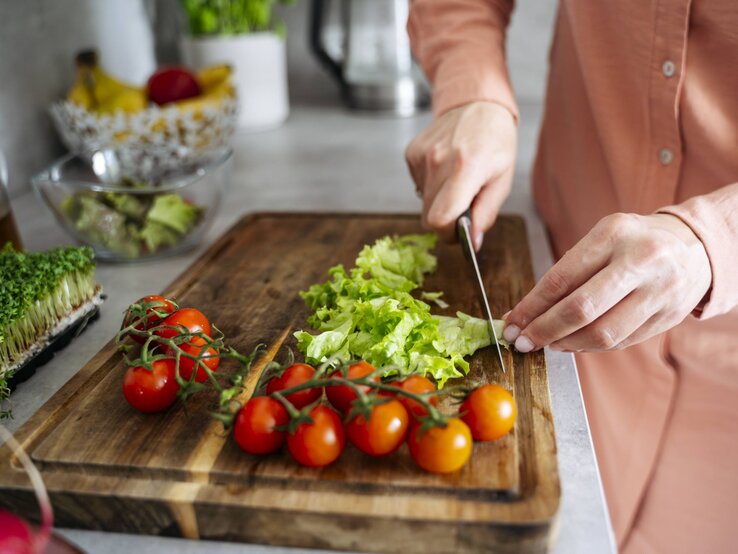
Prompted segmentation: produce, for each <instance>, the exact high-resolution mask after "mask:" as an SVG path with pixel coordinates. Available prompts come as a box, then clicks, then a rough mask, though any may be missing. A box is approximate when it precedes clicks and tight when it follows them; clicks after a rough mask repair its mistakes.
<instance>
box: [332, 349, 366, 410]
mask: <svg viewBox="0 0 738 554" xmlns="http://www.w3.org/2000/svg"><path fill="white" fill-rule="evenodd" d="M373 371H375V369H374V367H373V366H372V365H370V364H368V363H366V362H359V363H356V364H354V365H352V366H351V367H349V369H348V372H347V377H348V378H349V379H356V378H359V377H366V376H367V375H369V374H370V373H372V372H373ZM340 376H341V372H340V371H336V372H334V373H333V374H331V377H340ZM372 380H373V381H378V379H377V378H376V377H375V378H373V379H372ZM359 389H360V390H362V391H364V392H369V391H370V390H371V389H370V387H367V386H366V385H361V386H360V387H359ZM325 392H326V394H327V395H328V401H329V402H330V403H331V404H332V405H333V407H334V408H336V409H337V410H338V411H339V412H341V413H342V414H346V413H348V412H349V410H351V404H352V403H353V401H354V400H356V398H357V397H356V393H355V392H354V391H353V389H352V388H351V387H349V386H348V385H333V386H329V387H326V388H325Z"/></svg>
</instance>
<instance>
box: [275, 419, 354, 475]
mask: <svg viewBox="0 0 738 554" xmlns="http://www.w3.org/2000/svg"><path fill="white" fill-rule="evenodd" d="M309 415H310V418H311V419H312V420H313V422H312V423H301V424H300V425H298V426H297V430H296V431H295V432H294V434H292V435H287V449H288V450H289V451H290V454H292V457H293V458H294V459H295V461H297V462H298V463H300V464H302V465H304V466H308V467H322V466H327V465H328V464H330V463H333V462H334V461H336V460H337V459H338V457H339V456H340V455H341V452H343V448H344V446H345V445H346V437H345V435H344V431H343V425H341V418H339V417H338V414H337V413H336V412H335V411H333V410H332V409H331V408H329V407H328V406H315V407H314V408H313V409H312V410H310V412H309Z"/></svg>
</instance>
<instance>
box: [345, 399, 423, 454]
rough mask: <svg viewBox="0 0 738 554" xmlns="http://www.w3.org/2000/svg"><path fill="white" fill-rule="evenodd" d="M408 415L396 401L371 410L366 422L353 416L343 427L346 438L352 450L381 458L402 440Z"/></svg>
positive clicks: (362, 417) (360, 416) (408, 421)
mask: <svg viewBox="0 0 738 554" xmlns="http://www.w3.org/2000/svg"><path fill="white" fill-rule="evenodd" d="M409 423H410V416H409V415H408V413H407V410H406V409H405V407H404V406H403V405H402V404H401V403H400V401H399V400H390V401H389V402H384V403H382V404H377V405H376V406H374V407H373V408H372V411H371V414H370V416H369V420H367V419H366V418H365V417H364V416H363V415H357V416H356V417H354V418H352V419H351V420H350V421H349V422H348V423H347V424H346V427H345V429H346V436H347V437H348V439H349V441H350V442H351V444H353V445H354V446H355V447H356V448H358V449H359V450H361V451H362V452H364V453H365V454H369V455H370V456H384V455H385V454H391V453H392V452H394V451H395V450H397V449H398V448H399V447H400V445H401V444H402V443H403V442H404V441H405V437H406V436H407V428H408V425H409Z"/></svg>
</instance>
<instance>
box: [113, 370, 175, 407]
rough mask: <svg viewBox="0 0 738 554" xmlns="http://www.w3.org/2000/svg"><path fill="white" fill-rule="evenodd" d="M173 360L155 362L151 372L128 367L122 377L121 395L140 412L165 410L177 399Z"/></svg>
mask: <svg viewBox="0 0 738 554" xmlns="http://www.w3.org/2000/svg"><path fill="white" fill-rule="evenodd" d="M175 371H176V365H175V363H174V360H169V359H164V360H157V361H155V362H154V363H153V364H151V371H149V370H148V369H146V368H145V367H141V366H138V367H129V368H128V370H127V371H126V374H125V375H124V376H123V395H124V396H125V397H126V400H127V401H128V403H129V404H130V405H131V406H133V407H134V408H136V409H137V410H138V411H140V412H144V413H151V412H161V411H162V410H166V409H167V408H168V407H169V406H171V405H172V404H173V403H174V400H175V399H176V398H177V391H179V385H178V384H177V379H176V376H175Z"/></svg>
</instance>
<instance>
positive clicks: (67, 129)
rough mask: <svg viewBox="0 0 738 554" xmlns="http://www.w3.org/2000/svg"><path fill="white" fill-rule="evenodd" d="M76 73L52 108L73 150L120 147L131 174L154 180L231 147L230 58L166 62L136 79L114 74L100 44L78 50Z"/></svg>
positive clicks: (234, 103) (87, 155)
mask: <svg viewBox="0 0 738 554" xmlns="http://www.w3.org/2000/svg"><path fill="white" fill-rule="evenodd" d="M76 67H77V80H76V82H75V84H74V85H73V87H72V88H71V89H70V90H69V93H68V94H67V97H66V99H64V100H60V101H58V102H55V103H54V104H53V105H52V106H51V108H50V112H51V117H52V120H53V122H54V125H55V127H56V129H57V131H58V133H59V135H60V137H61V139H62V141H63V142H64V144H65V145H66V146H67V148H69V150H70V151H71V152H73V153H74V154H77V155H80V156H82V157H83V158H86V159H88V160H89V159H90V158H91V156H92V155H93V154H94V153H95V152H99V151H101V150H114V151H115V153H116V155H117V158H118V162H119V164H120V166H121V167H122V169H123V170H124V171H125V173H126V175H127V176H128V177H130V178H132V179H140V180H145V181H152V180H158V179H160V177H161V175H162V174H165V173H167V172H169V171H172V170H175V169H176V168H178V167H179V166H181V165H188V164H196V163H198V162H199V161H201V160H204V159H207V158H211V157H212V156H213V155H214V154H216V153H222V152H224V151H226V150H228V149H229V146H230V142H231V138H232V137H233V133H234V131H235V124H236V115H237V111H238V101H237V97H236V90H235V88H234V86H233V84H232V82H231V68H230V66H228V65H214V66H210V67H207V68H205V69H202V70H200V71H197V72H192V71H190V70H188V69H187V68H184V67H164V68H161V69H159V70H157V71H156V72H155V73H154V74H153V75H151V77H150V78H149V80H148V82H147V83H146V86H144V87H135V86H132V85H129V84H126V83H123V82H121V81H119V80H118V79H116V78H115V77H113V76H111V75H109V74H108V73H106V72H105V71H104V69H103V68H102V67H101V66H100V64H99V63H98V57H97V54H96V52H94V51H84V52H81V53H79V54H78V55H77V58H76Z"/></svg>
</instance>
